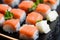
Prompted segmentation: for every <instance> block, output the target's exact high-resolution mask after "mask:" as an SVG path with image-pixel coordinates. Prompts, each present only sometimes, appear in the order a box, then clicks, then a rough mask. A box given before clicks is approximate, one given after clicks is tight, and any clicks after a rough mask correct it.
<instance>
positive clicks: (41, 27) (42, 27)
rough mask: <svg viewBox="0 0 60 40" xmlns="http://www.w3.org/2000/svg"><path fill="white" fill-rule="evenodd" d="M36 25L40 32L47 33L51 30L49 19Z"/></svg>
mask: <svg viewBox="0 0 60 40" xmlns="http://www.w3.org/2000/svg"><path fill="white" fill-rule="evenodd" d="M36 27H37V28H38V29H39V32H40V33H45V34H47V33H49V32H50V31H51V29H50V27H49V25H48V24H47V20H42V21H38V22H37V23H36Z"/></svg>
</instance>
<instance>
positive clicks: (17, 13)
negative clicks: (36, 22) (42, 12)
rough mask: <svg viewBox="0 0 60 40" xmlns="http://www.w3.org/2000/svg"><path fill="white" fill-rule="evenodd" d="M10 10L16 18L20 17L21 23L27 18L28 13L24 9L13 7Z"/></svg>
mask: <svg viewBox="0 0 60 40" xmlns="http://www.w3.org/2000/svg"><path fill="white" fill-rule="evenodd" d="M10 12H11V13H13V15H14V18H16V19H20V23H22V22H23V21H24V20H25V18H26V13H25V11H24V10H21V9H12V10H11V11H10Z"/></svg>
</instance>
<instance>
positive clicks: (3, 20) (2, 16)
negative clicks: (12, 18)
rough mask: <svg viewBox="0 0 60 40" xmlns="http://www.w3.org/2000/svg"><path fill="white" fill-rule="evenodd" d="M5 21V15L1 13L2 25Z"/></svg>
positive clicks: (0, 22)
mask: <svg viewBox="0 0 60 40" xmlns="http://www.w3.org/2000/svg"><path fill="white" fill-rule="evenodd" d="M4 22H5V19H4V15H3V14H2V13H0V26H2V25H3V23H4Z"/></svg>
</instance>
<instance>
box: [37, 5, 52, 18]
mask: <svg viewBox="0 0 60 40" xmlns="http://www.w3.org/2000/svg"><path fill="white" fill-rule="evenodd" d="M50 11H51V8H50V6H49V5H47V4H38V5H37V8H36V12H39V13H41V14H42V15H43V16H44V17H45V16H46V14H47V13H48V12H50Z"/></svg>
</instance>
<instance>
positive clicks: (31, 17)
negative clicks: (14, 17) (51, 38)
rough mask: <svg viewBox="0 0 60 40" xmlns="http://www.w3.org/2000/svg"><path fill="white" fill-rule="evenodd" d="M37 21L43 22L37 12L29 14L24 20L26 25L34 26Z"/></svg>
mask: <svg viewBox="0 0 60 40" xmlns="http://www.w3.org/2000/svg"><path fill="white" fill-rule="evenodd" d="M38 20H43V16H42V15H41V14H39V13H37V12H31V13H29V14H28V16H27V18H26V23H27V24H34V25H35V23H36V21H38Z"/></svg>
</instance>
